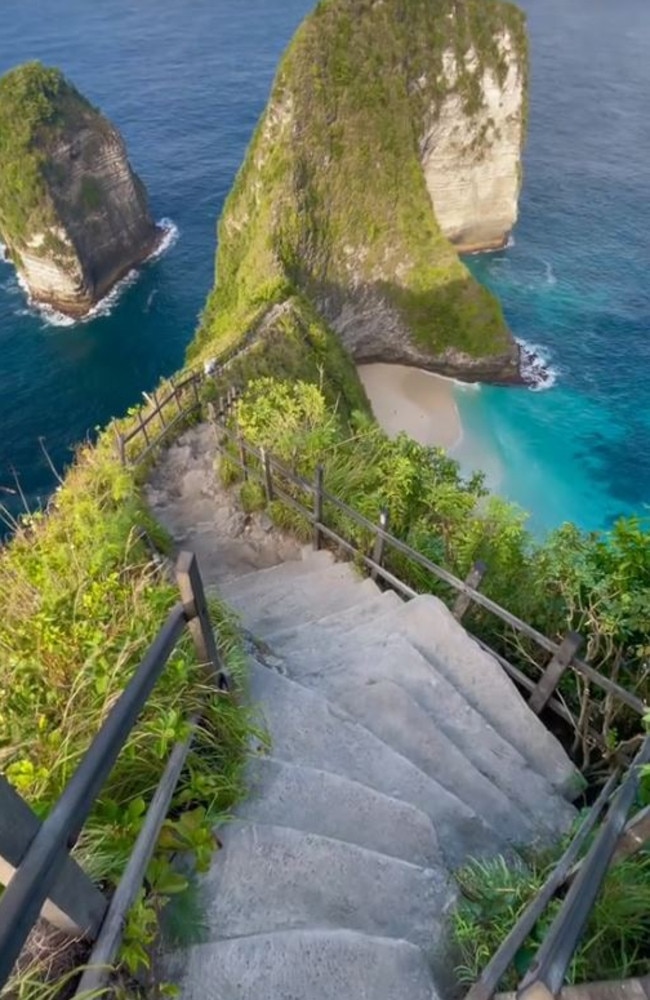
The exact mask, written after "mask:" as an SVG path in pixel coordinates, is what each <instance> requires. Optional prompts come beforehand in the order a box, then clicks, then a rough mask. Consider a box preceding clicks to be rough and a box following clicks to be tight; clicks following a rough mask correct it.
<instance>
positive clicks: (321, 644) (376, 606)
mask: <svg viewBox="0 0 650 1000" xmlns="http://www.w3.org/2000/svg"><path fill="white" fill-rule="evenodd" d="M401 603H402V601H401V600H400V598H399V597H398V596H397V594H396V593H395V592H394V591H393V590H386V591H384V592H383V593H382V592H381V591H380V592H379V593H378V594H377V595H376V596H375V597H372V598H371V599H370V600H368V601H367V602H366V603H364V604H360V605H359V604H355V605H353V606H352V607H348V608H344V609H343V611H335V612H334V613H333V614H330V615H326V616H324V617H323V618H319V619H317V620H316V621H309V622H296V623H295V624H294V625H291V626H290V627H289V628H285V629H282V630H280V631H277V632H271V633H269V635H268V636H267V642H268V644H269V646H270V647H271V648H272V649H273V651H274V652H275V653H276V654H277V655H278V656H284V655H285V654H286V655H288V654H292V655H294V657H295V658H297V657H299V656H300V655H301V654H302V653H303V651H304V652H305V653H307V654H308V655H309V654H311V653H312V652H313V651H314V650H316V649H320V650H322V649H323V648H325V649H327V648H329V646H330V644H332V643H337V644H338V645H341V644H343V643H346V642H347V641H348V640H347V633H348V632H354V631H356V630H357V629H359V628H363V629H364V630H365V629H368V628H369V627H372V625H373V623H376V629H377V634H378V635H379V634H383V631H384V626H383V622H384V620H385V618H386V616H387V615H389V614H390V613H391V612H392V611H396V610H397V609H398V608H399V606H400V605H401Z"/></svg>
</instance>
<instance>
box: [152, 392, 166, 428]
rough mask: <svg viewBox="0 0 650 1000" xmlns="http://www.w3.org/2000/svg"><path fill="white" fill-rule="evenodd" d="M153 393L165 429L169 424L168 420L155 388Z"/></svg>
mask: <svg viewBox="0 0 650 1000" xmlns="http://www.w3.org/2000/svg"><path fill="white" fill-rule="evenodd" d="M151 395H152V396H153V401H154V403H155V404H156V411H157V413H158V416H159V417H160V423H161V424H162V428H163V430H164V429H165V428H166V426H167V421H166V420H165V414H164V413H163V408H162V406H161V405H160V402H159V400H158V393H157V392H156V390H155V389H154V390H153V392H152V393H151Z"/></svg>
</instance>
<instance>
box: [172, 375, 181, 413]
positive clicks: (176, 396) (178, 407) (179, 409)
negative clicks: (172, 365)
mask: <svg viewBox="0 0 650 1000" xmlns="http://www.w3.org/2000/svg"><path fill="white" fill-rule="evenodd" d="M169 384H170V385H171V387H172V396H173V398H174V399H175V401H176V406H177V409H178V412H179V413H182V412H183V406H182V404H181V401H180V397H179V394H178V389H177V388H176V383H175V381H174V376H173V375H170V377H169Z"/></svg>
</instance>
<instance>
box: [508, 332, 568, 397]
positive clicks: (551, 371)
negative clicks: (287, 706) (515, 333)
mask: <svg viewBox="0 0 650 1000" xmlns="http://www.w3.org/2000/svg"><path fill="white" fill-rule="evenodd" d="M517 343H518V344H519V347H520V349H521V356H520V370H521V376H522V378H523V380H524V382H525V384H526V386H527V387H528V388H529V389H530V390H531V391H532V392H543V391H544V390H546V389H552V388H553V386H554V385H555V383H556V382H557V380H558V377H559V372H558V371H557V369H556V368H553V367H552V366H551V364H550V361H549V359H548V356H547V354H546V352H545V349H544V348H543V347H540V346H539V345H538V344H528V343H527V342H526V341H525V340H519V339H517Z"/></svg>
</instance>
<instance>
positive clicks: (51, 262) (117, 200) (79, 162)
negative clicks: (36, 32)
mask: <svg viewBox="0 0 650 1000" xmlns="http://www.w3.org/2000/svg"><path fill="white" fill-rule="evenodd" d="M0 237H1V238H2V240H3V242H4V243H5V244H6V245H7V248H8V253H9V257H10V258H11V259H12V260H13V262H14V264H15V266H16V268H17V269H18V272H19V274H20V275H21V277H22V278H23V280H24V282H25V283H26V285H27V287H28V289H29V292H30V295H31V296H32V297H33V299H35V300H36V301H38V302H43V303H47V304H48V305H51V306H54V307H55V308H56V309H58V310H60V311H61V312H64V313H66V314H68V315H70V316H82V315H83V314H84V313H86V312H88V310H89V309H90V308H91V307H92V306H93V305H94V304H95V303H96V302H97V301H98V300H99V299H101V298H102V297H103V296H104V295H105V294H106V293H107V291H108V290H109V289H110V288H111V287H112V285H114V284H115V282H116V281H118V280H119V279H120V278H121V277H122V276H123V275H124V274H125V273H126V272H127V271H128V270H130V269H131V268H132V267H133V266H134V265H135V264H138V263H139V262H141V261H142V260H143V259H145V258H146V257H147V256H149V254H150V253H151V252H152V250H153V249H154V248H155V246H156V243H157V241H158V239H159V237H160V234H159V231H158V230H157V228H156V226H155V225H154V223H153V220H152V218H151V215H150V213H149V208H148V205H147V196H146V192H145V189H144V186H143V184H142V182H141V181H140V179H139V178H138V177H137V175H136V174H135V173H134V172H133V170H132V169H131V167H130V165H129V162H128V159H127V154H126V150H125V147H124V143H123V141H122V138H121V136H120V134H119V132H118V131H117V129H116V128H115V127H114V126H113V125H112V124H111V123H110V122H109V121H108V120H107V119H106V118H105V117H104V116H103V115H102V114H100V112H99V111H97V110H96V109H95V108H93V107H92V106H91V105H90V104H89V103H88V101H86V100H85V98H83V97H82V96H81V94H79V93H78V91H76V90H75V88H74V87H72V86H71V84H69V83H68V82H67V81H66V80H65V78H64V77H63V76H62V74H61V73H60V72H59V71H58V70H54V69H46V68H45V67H43V66H41V65H40V64H39V63H27V64H25V65H24V66H20V67H18V68H17V69H15V70H12V71H11V72H10V73H8V74H6V76H4V77H3V78H2V79H1V80H0Z"/></svg>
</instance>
